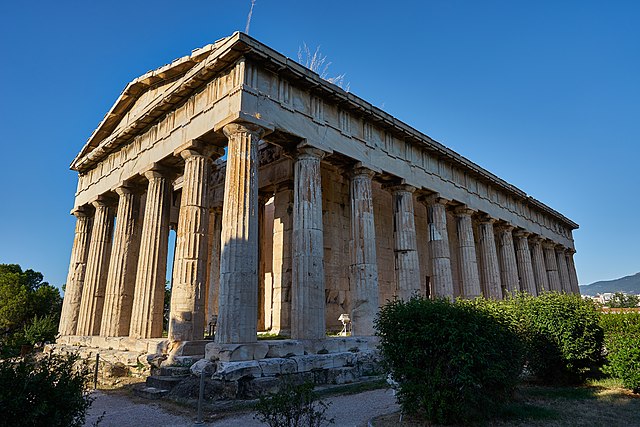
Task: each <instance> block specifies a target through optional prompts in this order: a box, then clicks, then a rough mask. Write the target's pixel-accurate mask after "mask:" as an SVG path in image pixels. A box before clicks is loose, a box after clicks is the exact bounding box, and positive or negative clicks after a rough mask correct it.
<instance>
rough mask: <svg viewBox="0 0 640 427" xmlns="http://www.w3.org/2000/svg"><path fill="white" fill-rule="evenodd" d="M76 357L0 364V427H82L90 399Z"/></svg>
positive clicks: (83, 370) (87, 374)
mask: <svg viewBox="0 0 640 427" xmlns="http://www.w3.org/2000/svg"><path fill="white" fill-rule="evenodd" d="M77 360H78V357H77V356H56V355H51V356H47V357H43V358H41V359H39V360H36V359H33V358H25V359H20V360H18V361H16V360H2V361H0V413H1V414H2V417H0V426H13V427H16V426H45V425H46V426H61V427H62V426H65V427H66V426H71V427H75V426H78V427H79V426H82V425H83V424H84V420H85V415H86V412H87V410H88V409H89V406H91V402H92V399H91V398H90V397H89V396H88V395H87V394H85V392H84V390H85V384H86V383H87V380H88V377H89V371H88V370H87V369H86V368H84V369H76V368H75V367H74V365H75V364H76V361H77Z"/></svg>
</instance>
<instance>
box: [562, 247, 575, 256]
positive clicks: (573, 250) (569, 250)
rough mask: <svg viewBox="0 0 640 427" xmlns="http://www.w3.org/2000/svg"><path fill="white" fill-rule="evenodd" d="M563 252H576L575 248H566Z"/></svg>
mask: <svg viewBox="0 0 640 427" xmlns="http://www.w3.org/2000/svg"><path fill="white" fill-rule="evenodd" d="M565 252H566V253H567V254H569V255H574V254H575V253H576V250H575V249H574V248H567V250H566V251H565Z"/></svg>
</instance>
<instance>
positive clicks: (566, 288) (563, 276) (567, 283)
mask: <svg viewBox="0 0 640 427" xmlns="http://www.w3.org/2000/svg"><path fill="white" fill-rule="evenodd" d="M564 252H565V248H564V246H562V245H557V246H556V260H557V262H558V274H559V275H560V286H561V289H562V291H563V292H566V293H568V294H571V293H573V290H572V289H571V279H569V268H568V267H567V257H566V256H565V254H564Z"/></svg>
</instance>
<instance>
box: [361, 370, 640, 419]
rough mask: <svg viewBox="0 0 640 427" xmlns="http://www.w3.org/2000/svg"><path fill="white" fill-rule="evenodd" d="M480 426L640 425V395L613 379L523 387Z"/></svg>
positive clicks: (395, 416)
mask: <svg viewBox="0 0 640 427" xmlns="http://www.w3.org/2000/svg"><path fill="white" fill-rule="evenodd" d="M422 425H424V423H423V422H421V421H417V420H414V419H411V418H408V417H404V419H403V421H402V422H400V414H399V413H395V414H389V415H385V416H382V417H378V418H376V419H375V420H374V422H373V426H374V427H414V426H422ZM475 426H477V427H482V426H496V427H515V426H518V427H534V426H535V427H542V426H585V427H586V426H589V427H591V426H596V427H597V426H602V427H616V426H640V396H638V395H635V394H633V393H631V392H630V391H629V390H626V389H624V388H623V387H622V385H621V383H620V381H617V380H613V379H602V380H594V381H591V382H589V383H588V384H587V385H585V386H580V387H545V386H539V385H531V384H527V385H522V386H520V387H518V389H517V392H516V395H515V398H514V401H513V402H512V403H510V404H508V405H505V406H504V408H503V409H502V411H501V412H500V414H499V415H498V416H497V417H496V418H494V419H491V420H484V421H479V422H477V423H476V424H475Z"/></svg>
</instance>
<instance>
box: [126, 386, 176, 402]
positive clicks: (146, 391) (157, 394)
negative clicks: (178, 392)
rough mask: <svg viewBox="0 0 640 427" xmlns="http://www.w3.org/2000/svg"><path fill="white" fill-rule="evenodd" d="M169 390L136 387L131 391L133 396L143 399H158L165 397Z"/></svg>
mask: <svg viewBox="0 0 640 427" xmlns="http://www.w3.org/2000/svg"><path fill="white" fill-rule="evenodd" d="M168 393H169V390H165V389H160V388H156V387H138V388H134V389H133V394H135V395H136V396H138V397H142V398H145V399H160V398H161V397H164V396H166V395H167V394H168Z"/></svg>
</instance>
